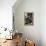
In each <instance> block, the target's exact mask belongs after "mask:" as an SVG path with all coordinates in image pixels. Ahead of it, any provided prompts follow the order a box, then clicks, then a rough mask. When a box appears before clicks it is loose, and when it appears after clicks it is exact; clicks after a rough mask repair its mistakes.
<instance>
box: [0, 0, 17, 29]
mask: <svg viewBox="0 0 46 46" xmlns="http://www.w3.org/2000/svg"><path fill="white" fill-rule="evenodd" d="M15 2H16V0H0V27H7V28H9V29H11V28H12V6H13V4H14V3H15Z"/></svg>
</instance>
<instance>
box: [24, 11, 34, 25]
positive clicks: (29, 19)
mask: <svg viewBox="0 0 46 46" xmlns="http://www.w3.org/2000/svg"><path fill="white" fill-rule="evenodd" d="M24 24H25V25H33V12H25V13H24Z"/></svg>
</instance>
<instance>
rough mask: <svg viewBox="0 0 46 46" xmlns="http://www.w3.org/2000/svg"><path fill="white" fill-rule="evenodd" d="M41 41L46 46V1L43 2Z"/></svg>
mask: <svg viewBox="0 0 46 46" xmlns="http://www.w3.org/2000/svg"><path fill="white" fill-rule="evenodd" d="M40 18H41V22H40V23H41V41H42V46H46V0H42V1H41V17H40Z"/></svg>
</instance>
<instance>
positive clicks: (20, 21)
mask: <svg viewBox="0 0 46 46" xmlns="http://www.w3.org/2000/svg"><path fill="white" fill-rule="evenodd" d="M24 12H33V13H34V15H33V16H34V25H33V26H31V25H28V26H26V25H24ZM40 13H41V1H40V0H23V2H21V4H20V5H19V6H18V7H17V8H16V9H15V13H14V15H15V28H16V29H17V30H18V32H22V33H23V34H24V37H25V38H26V37H27V38H28V39H33V40H34V41H35V43H36V46H41V29H40V15H41V14H40Z"/></svg>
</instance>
